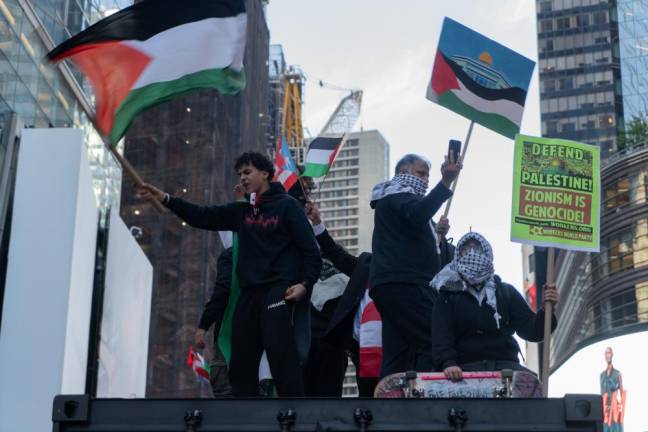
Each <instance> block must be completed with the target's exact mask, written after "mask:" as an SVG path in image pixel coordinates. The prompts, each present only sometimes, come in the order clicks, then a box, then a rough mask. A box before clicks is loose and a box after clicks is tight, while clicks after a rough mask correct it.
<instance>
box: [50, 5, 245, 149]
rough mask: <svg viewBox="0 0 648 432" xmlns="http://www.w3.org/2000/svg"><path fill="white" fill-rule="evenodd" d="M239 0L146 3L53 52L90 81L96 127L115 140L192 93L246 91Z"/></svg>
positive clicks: (52, 56) (52, 55)
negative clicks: (148, 112) (149, 112)
mask: <svg viewBox="0 0 648 432" xmlns="http://www.w3.org/2000/svg"><path fill="white" fill-rule="evenodd" d="M246 23H247V16H246V14H245V6H244V3H243V0H185V1H178V0H144V1H141V2H138V3H136V4H134V5H133V6H130V7H127V8H125V9H122V10H120V11H119V12H117V13H115V14H113V15H110V16H109V17H107V18H105V19H103V20H101V21H99V22H97V23H96V24H94V25H92V26H91V27H88V28H87V29H86V30H84V31H82V32H81V33H79V34H77V35H76V36H74V37H72V38H71V39H68V40H67V41H65V42H63V43H62V44H61V45H59V46H57V47H56V48H54V49H53V50H52V51H51V52H50V53H49V54H48V55H47V56H48V58H49V59H50V60H51V61H60V60H63V59H66V58H69V59H71V60H72V61H73V62H74V63H75V64H76V65H77V66H78V67H79V68H80V69H81V71H82V72H83V73H84V74H85V75H86V76H87V77H88V79H89V80H90V82H91V84H92V86H93V88H94V91H95V96H96V110H97V113H96V115H97V119H96V120H97V125H98V128H99V130H100V132H101V133H102V134H104V135H105V136H107V137H109V139H110V141H111V142H112V143H116V142H117V141H118V140H119V139H120V138H121V137H122V136H123V135H124V134H125V133H126V130H127V129H128V126H129V125H130V123H131V122H132V120H133V118H134V117H135V116H136V115H137V114H138V113H139V112H140V111H142V110H145V109H147V108H150V107H152V106H154V105H157V104H160V103H162V102H166V101H168V100H170V99H172V98H174V97H176V96H179V95H181V94H184V93H187V92H191V91H194V90H199V89H205V88H213V89H217V90H219V91H220V92H221V93H225V94H232V93H237V92H238V91H240V90H241V89H242V88H244V87H245V74H244V72H243V52H244V49H245V32H246Z"/></svg>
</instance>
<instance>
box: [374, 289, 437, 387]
mask: <svg viewBox="0 0 648 432" xmlns="http://www.w3.org/2000/svg"><path fill="white" fill-rule="evenodd" d="M431 290H432V288H430V287H429V286H422V285H411V284H384V285H378V286H375V287H373V288H371V290H370V291H369V295H370V296H371V298H372V299H373V301H374V303H375V304H376V307H377V308H378V312H380V317H381V318H382V343H383V359H382V365H381V368H380V376H381V377H384V376H387V375H390V374H393V373H398V372H405V371H408V370H416V371H421V372H424V371H432V370H434V369H433V367H434V362H433V361H432V309H433V306H434V299H433V297H432V291H431Z"/></svg>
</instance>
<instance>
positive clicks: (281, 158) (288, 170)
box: [274, 137, 299, 191]
mask: <svg viewBox="0 0 648 432" xmlns="http://www.w3.org/2000/svg"><path fill="white" fill-rule="evenodd" d="M274 165H275V180H276V181H278V182H280V183H281V185H282V186H283V187H284V189H286V191H289V190H290V188H291V187H293V186H294V184H295V183H297V180H299V175H298V173H299V171H298V170H297V165H296V164H295V161H294V160H293V158H292V155H291V154H290V149H289V148H288V143H286V140H285V139H284V138H283V137H282V138H279V140H278V141H277V150H276V152H275V161H274Z"/></svg>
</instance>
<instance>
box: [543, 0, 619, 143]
mask: <svg viewBox="0 0 648 432" xmlns="http://www.w3.org/2000/svg"><path fill="white" fill-rule="evenodd" d="M536 5H537V19H538V27H537V28H538V59H539V62H538V63H539V64H538V67H539V76H540V100H541V107H540V109H541V117H542V134H543V136H548V137H555V138H565V139H572V140H575V141H580V142H585V143H588V144H596V145H598V146H600V147H601V151H602V152H603V155H606V154H608V153H609V152H614V151H615V150H616V149H617V148H618V147H619V146H620V145H619V144H620V143H619V142H618V135H619V132H620V131H621V130H623V127H624V112H623V102H622V86H621V69H620V67H619V64H620V52H619V23H618V19H617V16H618V14H617V9H616V1H607V0H537V1H536Z"/></svg>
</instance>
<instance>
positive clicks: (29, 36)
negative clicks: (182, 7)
mask: <svg viewBox="0 0 648 432" xmlns="http://www.w3.org/2000/svg"><path fill="white" fill-rule="evenodd" d="M126 5H127V2H121V1H116V0H114V1H110V2H108V1H105V2H100V1H94V2H91V1H85V0H33V1H28V0H0V113H2V112H10V111H14V112H16V113H18V114H19V115H20V118H21V120H22V122H23V124H24V125H25V127H77V128H80V129H82V130H83V131H84V132H85V135H86V144H87V146H88V156H89V159H90V162H91V167H92V173H93V178H94V181H95V192H96V196H97V201H98V204H99V205H100V206H101V207H102V208H103V209H105V208H107V207H108V206H109V205H111V204H115V203H117V202H118V199H119V185H120V181H121V172H120V171H121V170H120V169H119V167H118V166H117V164H116V163H115V162H114V160H113V158H112V156H110V154H109V153H108V152H107V151H106V150H105V148H104V146H103V143H102V142H101V139H100V137H99V136H98V134H97V133H96V132H95V131H94V128H93V127H92V125H91V122H90V120H89V115H91V113H92V110H93V108H92V94H91V92H90V90H89V87H88V85H87V83H86V82H84V80H83V79H82V77H81V76H80V74H79V73H78V72H77V71H75V70H74V69H73V67H71V65H67V64H63V65H60V66H52V65H50V64H49V63H48V62H47V61H46V60H45V54H46V53H47V52H48V51H49V50H50V49H51V48H52V47H53V46H55V45H56V44H58V43H60V42H62V41H64V40H65V39H67V38H68V37H70V36H72V35H74V34H76V33H78V32H79V31H81V30H83V29H84V28H86V27H88V26H89V25H90V24H91V23H93V22H95V21H97V20H99V19H101V18H102V17H103V16H105V15H106V13H109V12H110V11H111V10H116V9H118V8H120V7H123V6H126ZM0 126H5V125H0Z"/></svg>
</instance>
